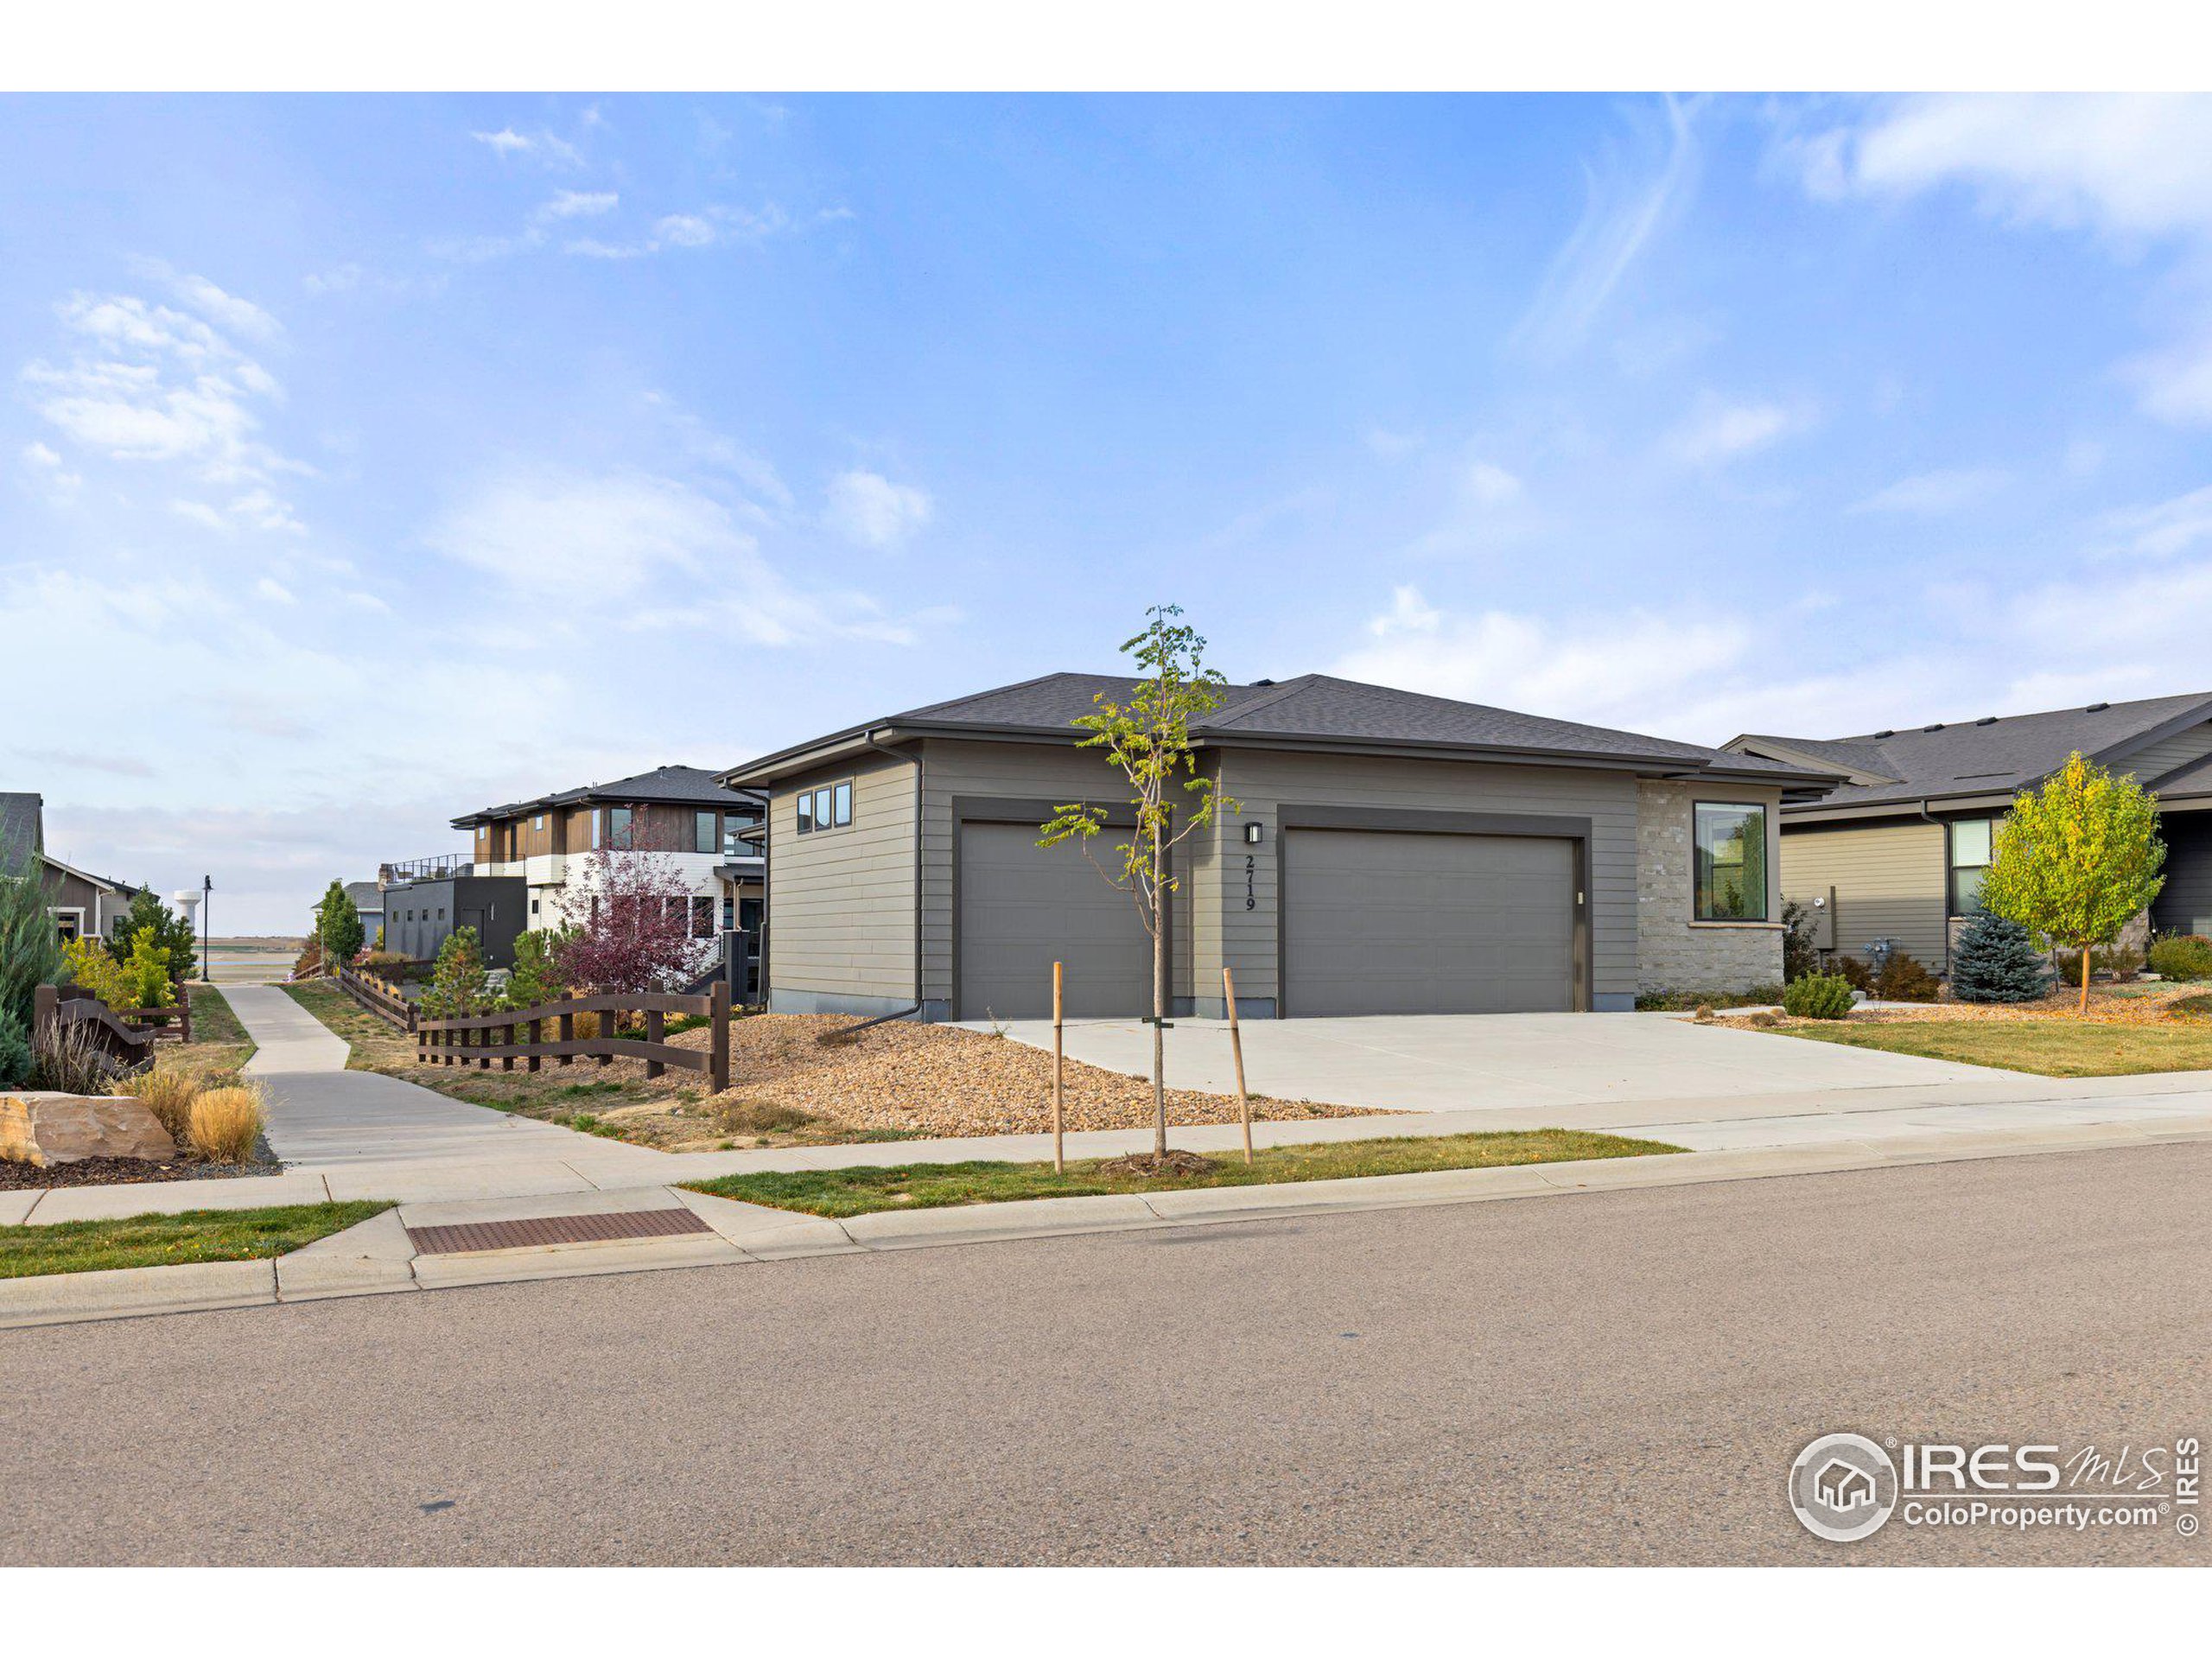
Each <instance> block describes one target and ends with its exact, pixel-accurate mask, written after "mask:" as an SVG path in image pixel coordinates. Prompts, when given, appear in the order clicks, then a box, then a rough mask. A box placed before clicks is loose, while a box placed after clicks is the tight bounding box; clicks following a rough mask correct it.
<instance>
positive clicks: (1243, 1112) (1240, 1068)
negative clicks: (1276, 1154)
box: [1221, 963, 1252, 1169]
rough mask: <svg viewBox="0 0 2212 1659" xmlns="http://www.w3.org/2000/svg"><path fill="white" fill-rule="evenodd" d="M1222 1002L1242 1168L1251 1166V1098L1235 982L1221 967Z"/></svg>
mask: <svg viewBox="0 0 2212 1659" xmlns="http://www.w3.org/2000/svg"><path fill="white" fill-rule="evenodd" d="M1221 995H1222V1001H1224V1002H1226V1003H1227V1004H1228V1005H1229V1052H1230V1054H1232V1055H1233V1056H1235V1057H1236V1115H1237V1116H1238V1117H1239V1118H1241V1119H1242V1120H1243V1124H1244V1166H1245V1167H1246V1168H1247V1169H1249V1168H1250V1167H1251V1166H1252V1096H1249V1095H1248V1094H1246V1093H1245V1092H1244V1035H1243V1033H1242V1032H1240V1031H1239V1030H1238V1029H1237V1028H1236V979H1235V978H1234V977H1232V976H1231V975H1230V971H1229V964H1228V963H1223V964H1222V967H1221Z"/></svg>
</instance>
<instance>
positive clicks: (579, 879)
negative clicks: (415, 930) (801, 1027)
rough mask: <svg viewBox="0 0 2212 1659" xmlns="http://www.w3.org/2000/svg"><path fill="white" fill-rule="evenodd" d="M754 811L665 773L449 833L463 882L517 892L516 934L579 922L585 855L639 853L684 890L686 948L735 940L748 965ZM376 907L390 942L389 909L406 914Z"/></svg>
mask: <svg viewBox="0 0 2212 1659" xmlns="http://www.w3.org/2000/svg"><path fill="white" fill-rule="evenodd" d="M761 811H762V806H761V802H760V799H759V798H758V797H757V796H754V795H751V794H748V793H747V792H745V791H741V790H736V789H731V788H728V787H726V786H725V785H722V784H721V783H719V782H717V781H716V779H715V774H714V773H713V772H707V771H705V770H703V769H702V768H700V767H697V766H658V767H656V768H655V769H654V770H652V772H639V774H638V775H637V776H635V777H633V778H620V779H615V780H614V781H613V782H612V783H607V784H589V785H582V786H581V787H578V788H575V789H565V790H561V791H556V792H555V793H553V794H550V795H541V796H538V797H537V798H534V799H531V800H526V801H510V802H508V803H506V804H505V805H501V806H491V807H486V808H484V809H483V810H480V811H476V812H470V813H467V814H464V815H463V816H462V817H457V818H455V819H454V820H453V827H454V829H466V830H467V831H468V832H469V833H470V835H471V836H473V837H474V855H473V858H472V859H471V861H470V866H471V868H470V870H469V877H470V879H472V880H477V881H498V882H504V883H510V884H517V883H518V884H519V885H518V886H514V887H512V891H513V892H514V893H516V895H517V897H516V899H515V903H516V904H517V906H518V910H517V912H516V922H517V931H520V930H521V929H526V928H550V927H558V926H560V925H562V924H563V922H565V921H573V920H579V919H581V912H580V905H581V903H582V883H583V880H584V872H585V865H586V862H587V861H588V859H589V858H590V856H591V855H593V854H594V852H597V851H600V850H602V849H604V850H607V851H609V852H612V853H613V854H615V855H620V854H622V853H626V852H632V851H635V852H644V853H651V854H655V855H660V856H662V857H664V858H665V859H666V860H667V861H669V863H670V864H671V865H672V866H673V867H674V868H676V869H677V872H678V873H679V874H680V875H681V877H682V879H683V882H684V884H685V886H686V887H688V888H689V890H690V906H691V909H690V929H691V932H692V934H693V936H694V937H695V938H700V939H713V938H717V937H718V936H720V935H721V934H724V933H739V934H743V935H745V936H747V941H748V945H747V950H748V955H751V956H757V954H758V940H759V937H760V929H761V920H762V917H761V911H762V902H763V898H764V895H765V892H766V888H765V885H764V880H763V873H762V853H761V848H760V822H761ZM395 907H397V909H398V910H399V911H400V912H403V914H404V912H405V911H407V910H408V909H410V908H413V907H414V906H410V905H409V904H408V903H407V902H406V901H405V900H404V899H402V898H400V897H399V896H398V894H397V893H394V892H391V891H388V892H387V893H386V894H385V915H386V921H385V926H386V930H387V939H388V940H389V939H390V938H391V927H392V925H393V924H392V919H391V914H392V911H393V910H394V908H395ZM403 925H404V923H403ZM392 948H394V949H404V948H405V947H404V945H400V944H394V945H393V946H392ZM507 948H508V949H509V950H512V937H510V938H509V939H508V941H507ZM409 954H410V955H412V954H414V953H413V952H412V951H411V950H410V951H409Z"/></svg>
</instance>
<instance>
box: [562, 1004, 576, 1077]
mask: <svg viewBox="0 0 2212 1659" xmlns="http://www.w3.org/2000/svg"><path fill="white" fill-rule="evenodd" d="M560 1032H561V1040H562V1041H563V1043H573V1042H575V1040H576V1016H575V1013H574V1011H573V1010H571V1011H567V1012H564V1013H563V1014H562V1015H561V1025H560ZM575 1058H576V1057H575V1055H573V1054H569V1053H563V1055H562V1056H561V1064H562V1065H570V1064H572V1063H573V1062H574V1061H575Z"/></svg>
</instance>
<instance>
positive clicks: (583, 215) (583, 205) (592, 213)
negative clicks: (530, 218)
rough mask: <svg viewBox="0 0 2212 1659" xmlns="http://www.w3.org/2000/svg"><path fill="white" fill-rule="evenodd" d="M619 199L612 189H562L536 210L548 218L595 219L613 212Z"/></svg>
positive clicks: (618, 195) (618, 203)
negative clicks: (602, 214)
mask: <svg viewBox="0 0 2212 1659" xmlns="http://www.w3.org/2000/svg"><path fill="white" fill-rule="evenodd" d="M621 200H622V198H621V196H620V194H617V193H616V192H614V191H613V190H563V191H561V192H559V193H558V194H556V195H555V196H554V198H553V200H550V201H549V202H547V203H546V204H545V206H544V207H541V208H540V209H538V212H539V213H542V214H543V215H544V216H545V217H547V218H549V219H596V218H597V217H598V216H599V215H600V214H601V213H613V211H614V209H615V208H616V207H618V206H619V205H620V202H621Z"/></svg>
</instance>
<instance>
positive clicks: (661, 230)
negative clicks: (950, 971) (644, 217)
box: [653, 213, 715, 248]
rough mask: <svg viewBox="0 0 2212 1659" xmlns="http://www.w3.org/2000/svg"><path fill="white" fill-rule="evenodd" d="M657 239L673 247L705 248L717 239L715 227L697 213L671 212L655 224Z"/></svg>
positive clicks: (654, 229)
mask: <svg viewBox="0 0 2212 1659" xmlns="http://www.w3.org/2000/svg"><path fill="white" fill-rule="evenodd" d="M653 236H654V238H655V239H656V240H658V242H660V243H661V244H663V245H665V246H668V247H671V248H703V247H706V246H707V245H709V244H710V243H712V242H713V241H714V239H715V227H714V226H712V225H710V224H709V223H708V222H707V221H706V220H705V219H701V218H700V217H699V216H698V215H697V214H696V213H671V214H670V215H669V216H668V217H667V218H665V219H660V220H658V221H657V222H656V223H655V224H654V226H653Z"/></svg>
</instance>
